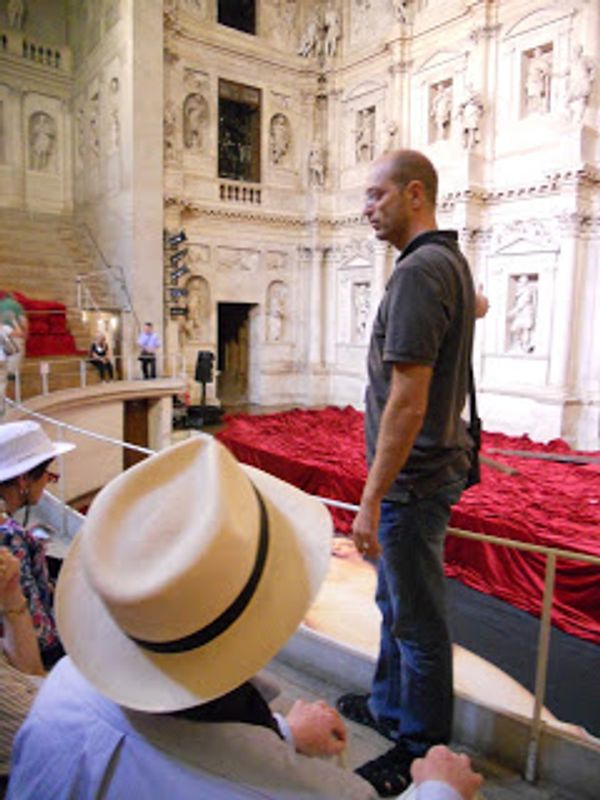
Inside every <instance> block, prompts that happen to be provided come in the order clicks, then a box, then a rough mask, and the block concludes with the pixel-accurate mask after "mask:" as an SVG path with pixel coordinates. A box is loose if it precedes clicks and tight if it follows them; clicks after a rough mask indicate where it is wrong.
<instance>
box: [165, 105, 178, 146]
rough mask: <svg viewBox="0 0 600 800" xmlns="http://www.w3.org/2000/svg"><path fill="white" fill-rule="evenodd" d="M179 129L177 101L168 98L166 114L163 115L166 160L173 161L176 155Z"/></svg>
mask: <svg viewBox="0 0 600 800" xmlns="http://www.w3.org/2000/svg"><path fill="white" fill-rule="evenodd" d="M176 130H177V111H176V108H175V103H174V102H173V101H172V100H167V102H166V103H165V115H164V117H163V138H164V157H165V161H172V160H173V158H174V157H175V131H176Z"/></svg>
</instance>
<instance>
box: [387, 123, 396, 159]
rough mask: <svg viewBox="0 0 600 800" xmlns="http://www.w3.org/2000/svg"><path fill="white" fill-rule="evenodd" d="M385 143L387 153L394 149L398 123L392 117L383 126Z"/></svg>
mask: <svg viewBox="0 0 600 800" xmlns="http://www.w3.org/2000/svg"><path fill="white" fill-rule="evenodd" d="M385 133H386V137H387V138H386V143H385V152H386V153H389V152H390V150H395V149H396V136H397V135H398V123H397V122H394V120H393V119H391V120H389V121H388V123H387V124H386V126H385Z"/></svg>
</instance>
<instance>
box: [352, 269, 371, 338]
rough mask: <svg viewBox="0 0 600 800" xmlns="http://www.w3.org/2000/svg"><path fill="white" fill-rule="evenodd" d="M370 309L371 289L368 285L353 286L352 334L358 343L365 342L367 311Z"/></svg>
mask: <svg viewBox="0 0 600 800" xmlns="http://www.w3.org/2000/svg"><path fill="white" fill-rule="evenodd" d="M370 308H371V287H370V285H369V284H368V283H355V284H354V332H355V336H356V338H357V339H358V341H360V342H364V341H366V338H367V326H368V323H369V311H370Z"/></svg>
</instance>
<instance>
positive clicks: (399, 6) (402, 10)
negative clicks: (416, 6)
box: [392, 0, 410, 24]
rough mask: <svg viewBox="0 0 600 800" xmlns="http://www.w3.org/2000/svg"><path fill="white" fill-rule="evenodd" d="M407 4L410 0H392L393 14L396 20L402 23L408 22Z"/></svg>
mask: <svg viewBox="0 0 600 800" xmlns="http://www.w3.org/2000/svg"><path fill="white" fill-rule="evenodd" d="M409 5H410V0H392V7H393V9H394V16H395V17H396V19H397V20H398V22H402V23H404V24H405V23H407V22H408V13H409V11H408V7H409Z"/></svg>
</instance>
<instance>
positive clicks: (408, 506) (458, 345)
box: [338, 150, 475, 797]
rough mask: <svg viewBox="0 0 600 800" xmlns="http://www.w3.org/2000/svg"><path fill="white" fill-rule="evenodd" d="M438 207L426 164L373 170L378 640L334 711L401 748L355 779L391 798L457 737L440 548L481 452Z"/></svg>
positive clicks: (448, 243) (368, 511) (369, 529)
mask: <svg viewBox="0 0 600 800" xmlns="http://www.w3.org/2000/svg"><path fill="white" fill-rule="evenodd" d="M436 193H437V174H436V171H435V169H434V167H433V165H432V164H431V162H430V161H429V160H428V159H427V158H426V157H425V156H424V155H422V154H421V153H418V152H415V151H411V150H402V151H397V152H392V153H388V154H386V155H385V156H383V157H382V158H380V159H379V160H378V161H376V162H375V164H374V165H373V168H372V170H371V174H370V178H369V183H368V185H367V190H366V202H365V208H364V213H365V215H366V216H367V218H368V220H369V222H370V224H371V226H372V227H373V229H374V231H375V235H376V236H377V238H378V239H380V240H383V241H387V242H390V243H391V244H392V245H394V246H395V247H396V248H398V250H400V251H401V254H400V256H399V258H398V261H397V264H396V267H395V269H394V272H393V274H392V276H391V277H390V280H389V282H388V284H387V286H386V290H385V294H384V296H383V299H382V301H381V304H380V306H379V309H378V311H377V315H376V318H375V321H374V324H373V331H372V335H371V343H370V349H369V358H368V378H369V385H368V388H367V394H366V415H365V419H366V439H367V457H368V462H369V473H368V477H367V481H366V483H365V487H364V490H363V494H362V498H361V503H360V508H359V511H358V514H357V516H356V518H355V520H354V524H353V536H354V541H355V543H356V546H357V548H358V549H359V551H360V552H361V553H363V554H364V555H365V556H367V557H371V558H374V557H376V556H379V559H378V585H377V595H376V600H377V604H378V606H379V608H380V611H381V614H382V626H381V641H380V652H379V658H378V662H377V667H376V672H375V677H374V680H373V686H372V690H371V694H370V695H367V696H365V695H344V696H343V697H341V698H340V699H339V700H338V709H339V710H340V711H341V713H342V714H344V715H345V716H347V717H349V718H350V719H353V720H355V721H357V722H360V723H362V724H366V725H370V726H371V727H373V728H376V729H377V730H379V731H380V732H382V733H383V734H384V735H386V736H388V738H390V739H392V740H394V741H395V742H396V744H395V746H394V747H393V748H392V749H391V750H389V751H388V752H386V753H385V754H384V755H383V756H381V757H380V758H378V759H375V760H374V761H370V762H368V763H367V764H364V765H363V766H362V767H360V768H359V769H358V770H357V771H358V773H359V775H361V776H362V777H363V778H365V779H366V780H368V781H369V782H370V783H372V785H373V786H374V787H375V788H376V789H377V791H379V792H380V794H381V795H383V796H388V797H389V796H392V795H396V794H398V792H400V791H401V790H402V789H403V788H404V787H405V786H406V785H407V784H408V783H409V782H410V765H411V763H412V761H413V760H414V759H415V758H417V757H419V756H421V755H423V753H425V752H426V751H427V750H428V748H429V747H431V746H432V745H435V744H439V743H445V742H448V741H449V738H450V732H451V726H452V654H451V643H450V637H449V632H448V626H447V621H446V610H445V602H444V570H443V547H444V535H445V530H446V526H447V524H448V520H449V517H450V508H451V506H452V505H453V504H454V503H456V502H457V501H458V499H459V498H460V495H461V492H462V490H463V489H464V487H465V482H466V481H465V479H466V475H467V471H468V468H469V450H470V448H471V445H472V443H471V440H470V438H469V436H468V434H467V432H466V429H465V425H464V423H463V422H462V420H461V418H460V414H461V411H462V409H463V406H464V403H465V398H466V394H467V390H468V375H469V363H470V358H471V348H472V342H473V326H474V317H475V292H474V288H473V281H472V278H471V273H470V270H469V266H468V264H467V262H466V260H465V258H464V256H463V255H462V253H461V252H460V250H459V247H458V237H457V234H456V232H455V231H441V230H438V228H437V223H436V218H435V203H436Z"/></svg>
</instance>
